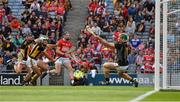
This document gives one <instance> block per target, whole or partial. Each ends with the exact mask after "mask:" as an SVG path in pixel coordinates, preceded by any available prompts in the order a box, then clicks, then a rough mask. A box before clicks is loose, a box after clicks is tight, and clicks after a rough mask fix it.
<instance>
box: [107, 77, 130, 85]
mask: <svg viewBox="0 0 180 102" xmlns="http://www.w3.org/2000/svg"><path fill="white" fill-rule="evenodd" d="M109 82H110V83H112V84H122V83H123V84H132V82H130V81H129V80H126V79H124V78H110V79H109Z"/></svg>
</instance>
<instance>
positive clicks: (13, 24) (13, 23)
mask: <svg viewBox="0 0 180 102" xmlns="http://www.w3.org/2000/svg"><path fill="white" fill-rule="evenodd" d="M10 27H11V30H19V29H20V27H21V24H20V22H19V20H18V19H17V18H16V17H14V18H13V19H12V21H11V24H10Z"/></svg>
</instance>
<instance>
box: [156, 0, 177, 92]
mask: <svg viewBox="0 0 180 102" xmlns="http://www.w3.org/2000/svg"><path fill="white" fill-rule="evenodd" d="M156 3H157V4H156V18H155V24H156V34H155V44H156V46H155V51H156V53H155V58H157V59H155V66H156V69H155V89H180V0H156ZM160 65H162V70H161V68H160Z"/></svg>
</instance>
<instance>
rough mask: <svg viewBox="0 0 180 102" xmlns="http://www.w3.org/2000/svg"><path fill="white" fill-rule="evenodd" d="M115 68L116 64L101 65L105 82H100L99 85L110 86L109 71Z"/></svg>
mask: <svg viewBox="0 0 180 102" xmlns="http://www.w3.org/2000/svg"><path fill="white" fill-rule="evenodd" d="M117 66H118V64H117V63H114V62H106V63H104V64H103V73H104V78H105V82H101V84H105V85H108V84H110V83H109V74H110V70H111V69H116V67H117Z"/></svg>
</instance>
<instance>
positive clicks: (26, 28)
mask: <svg viewBox="0 0 180 102" xmlns="http://www.w3.org/2000/svg"><path fill="white" fill-rule="evenodd" d="M22 34H23V36H26V35H29V34H32V33H31V29H30V27H29V26H28V24H24V26H23V27H22Z"/></svg>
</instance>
